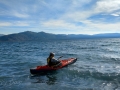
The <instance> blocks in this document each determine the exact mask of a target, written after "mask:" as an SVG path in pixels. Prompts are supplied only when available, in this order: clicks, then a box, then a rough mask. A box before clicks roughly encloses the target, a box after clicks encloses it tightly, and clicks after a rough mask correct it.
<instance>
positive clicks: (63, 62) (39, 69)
mask: <svg viewBox="0 0 120 90" xmlns="http://www.w3.org/2000/svg"><path fill="white" fill-rule="evenodd" d="M76 61H77V58H68V59H64V60H60V62H61V64H60V65H59V66H57V67H50V66H48V65H44V66H37V67H36V68H32V69H30V73H31V74H43V73H48V72H52V71H56V70H59V69H61V68H63V67H66V66H68V65H70V64H73V63H75V62H76Z"/></svg>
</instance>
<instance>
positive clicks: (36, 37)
mask: <svg viewBox="0 0 120 90" xmlns="http://www.w3.org/2000/svg"><path fill="white" fill-rule="evenodd" d="M64 38H66V36H65V35H55V34H50V33H45V32H39V33H36V32H31V31H26V32H21V33H16V34H9V35H4V36H1V37H0V41H40V40H50V39H51V40H53V39H64Z"/></svg>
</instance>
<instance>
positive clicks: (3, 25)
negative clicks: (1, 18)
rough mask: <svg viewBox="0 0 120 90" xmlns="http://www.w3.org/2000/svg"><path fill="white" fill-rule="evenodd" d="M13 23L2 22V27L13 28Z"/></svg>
mask: <svg viewBox="0 0 120 90" xmlns="http://www.w3.org/2000/svg"><path fill="white" fill-rule="evenodd" d="M11 25H12V23H10V22H0V27H5V26H11Z"/></svg>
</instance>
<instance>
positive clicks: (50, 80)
mask: <svg viewBox="0 0 120 90" xmlns="http://www.w3.org/2000/svg"><path fill="white" fill-rule="evenodd" d="M30 79H31V80H32V81H31V82H32V83H46V84H48V85H54V84H56V83H57V77H56V75H55V74H47V75H35V76H31V77H30Z"/></svg>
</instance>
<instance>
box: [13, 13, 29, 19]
mask: <svg viewBox="0 0 120 90" xmlns="http://www.w3.org/2000/svg"><path fill="white" fill-rule="evenodd" d="M12 15H13V16H15V17H19V18H28V17H29V15H27V14H24V13H19V12H13V13H12Z"/></svg>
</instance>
